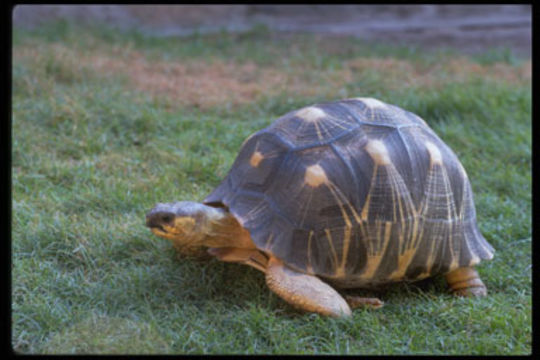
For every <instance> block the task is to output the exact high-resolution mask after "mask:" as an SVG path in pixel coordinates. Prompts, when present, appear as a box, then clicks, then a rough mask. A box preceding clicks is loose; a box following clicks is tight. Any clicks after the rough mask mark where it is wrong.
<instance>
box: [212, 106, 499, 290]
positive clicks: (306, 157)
mask: <svg viewBox="0 0 540 360" xmlns="http://www.w3.org/2000/svg"><path fill="white" fill-rule="evenodd" d="M204 202H205V203H206V204H208V205H214V206H225V207H226V208H228V209H229V211H230V212H231V213H232V214H233V215H234V216H235V217H236V218H237V219H238V221H239V222H240V224H241V225H242V226H243V227H244V228H246V229H247V230H248V231H249V233H250V234H251V237H252V240H253V242H254V243H255V245H256V246H257V247H258V248H259V249H260V250H261V251H263V252H265V253H268V254H271V255H273V256H276V257H277V258H279V259H281V260H282V261H283V262H284V263H286V264H287V265H288V266H290V267H292V268H293V269H295V270H297V271H301V272H305V273H308V274H313V275H318V276H320V277H322V278H325V279H327V280H329V281H330V282H332V283H334V284H335V285H336V286H340V287H358V286H376V285H379V284H383V283H388V282H393V281H413V280H419V279H422V278H425V277H429V276H433V275H436V274H444V273H447V272H449V271H452V270H454V269H456V268H459V267H464V266H472V265H475V264H477V263H478V262H480V260H481V259H490V258H492V257H493V248H492V247H491V245H490V244H489V243H488V242H487V241H486V240H485V239H484V237H483V236H482V234H481V233H480V232H479V230H478V227H477V224H476V214H475V208H474V203H473V194H472V190H471V186H470V183H469V180H468V177H467V174H466V172H465V170H464V168H463V166H462V165H461V163H460V162H459V160H458V159H457V157H456V155H455V154H454V152H453V151H452V150H451V149H450V148H449V147H448V146H447V145H446V144H445V143H444V142H443V141H442V140H441V139H440V138H439V137H438V136H437V135H436V134H435V133H434V132H433V130H432V129H431V128H430V127H429V126H428V125H427V124H426V122H424V120H422V119H421V118H420V117H418V116H417V115H415V114H413V113H411V112H408V111H405V110H403V109H401V108H399V107H397V106H393V105H390V104H386V103H383V102H381V101H379V100H376V99H372V98H357V99H347V100H342V101H336V102H328V103H321V104H315V105H313V106H309V107H305V108H302V109H300V110H297V111H292V112H289V113H287V114H286V115H284V116H282V117H280V118H279V119H277V120H276V121H275V122H274V123H273V124H271V125H270V126H269V127H267V128H265V129H263V130H261V131H259V132H257V133H255V134H253V135H252V136H250V137H249V138H248V139H247V140H246V141H245V142H244V144H243V145H242V148H241V150H240V152H239V154H238V157H237V158H236V160H235V162H234V164H233V166H232V168H231V169H230V171H229V173H228V174H227V176H226V177H225V179H224V180H223V182H222V183H221V184H220V185H219V186H218V187H217V188H216V189H215V190H214V191H213V192H212V193H211V194H210V195H209V196H208V197H207V198H206V199H205V200H204Z"/></svg>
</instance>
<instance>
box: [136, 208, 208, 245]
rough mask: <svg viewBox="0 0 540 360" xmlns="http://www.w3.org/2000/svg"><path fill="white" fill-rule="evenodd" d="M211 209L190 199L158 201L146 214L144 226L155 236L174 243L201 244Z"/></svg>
mask: <svg viewBox="0 0 540 360" xmlns="http://www.w3.org/2000/svg"><path fill="white" fill-rule="evenodd" d="M212 210H213V208H211V207H209V206H206V205H203V204H199V203H196V202H191V201H178V202H174V203H158V204H157V205H156V206H155V207H154V208H153V209H152V210H150V211H149V212H148V213H147V214H146V226H148V227H149V228H150V230H152V232H153V233H154V234H156V235H157V236H160V237H162V238H165V239H169V240H172V241H173V242H174V243H175V245H178V246H181V247H182V246H194V245H201V242H202V241H203V239H204V237H205V235H206V230H207V229H206V227H207V225H208V217H209V215H212V214H211V212H212ZM209 213H210V214H209Z"/></svg>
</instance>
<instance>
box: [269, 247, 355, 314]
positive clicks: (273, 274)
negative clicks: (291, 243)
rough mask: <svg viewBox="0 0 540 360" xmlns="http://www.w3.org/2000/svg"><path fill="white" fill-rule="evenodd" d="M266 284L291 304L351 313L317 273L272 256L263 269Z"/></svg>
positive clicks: (316, 309) (312, 308)
mask: <svg viewBox="0 0 540 360" xmlns="http://www.w3.org/2000/svg"><path fill="white" fill-rule="evenodd" d="M266 284H267V285H268V287H269V288H270V290H272V291H273V292H275V293H276V294H277V295H279V296H280V297H281V298H283V299H284V300H285V301H287V302H288V303H289V304H291V305H292V306H294V307H296V308H299V309H301V310H304V311H309V312H317V313H319V314H322V315H328V316H334V317H339V316H350V315H351V308H350V307H349V305H347V302H346V301H345V299H343V298H342V297H341V295H339V294H338V292H337V291H336V290H334V289H333V288H332V287H331V286H330V285H328V284H326V283H324V282H323V281H322V280H321V279H319V278H318V277H316V276H312V275H307V274H303V273H300V272H297V271H294V270H292V269H290V268H289V267H287V266H285V265H284V264H283V263H282V262H281V260H279V259H277V258H275V257H271V258H270V259H269V260H268V268H267V270H266Z"/></svg>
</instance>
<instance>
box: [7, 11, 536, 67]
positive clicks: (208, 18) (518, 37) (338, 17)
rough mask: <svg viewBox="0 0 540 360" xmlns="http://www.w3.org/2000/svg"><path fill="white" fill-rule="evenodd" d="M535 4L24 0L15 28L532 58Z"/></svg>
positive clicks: (14, 22)
mask: <svg viewBox="0 0 540 360" xmlns="http://www.w3.org/2000/svg"><path fill="white" fill-rule="evenodd" d="M531 15H532V14H531V6H530V5H158V6H155V5H76V6H70V5H19V6H17V7H15V8H14V11H13V24H14V26H22V27H34V28H35V27H38V26H39V25H40V24H42V23H44V22H47V21H49V20H54V19H67V20H71V21H83V22H84V21H88V22H95V21H102V22H105V23H108V24H110V25H113V26H116V27H118V28H120V29H126V28H132V27H136V28H138V29H139V30H142V31H144V32H147V33H151V34H154V35H157V36H167V35H185V34H189V33H192V32H194V31H199V32H212V31H219V30H221V29H227V30H229V31H244V30H248V29H250V28H251V27H253V26H255V25H257V24H263V25H266V26H268V27H269V28H270V29H272V30H276V31H308V32H314V33H319V34H334V35H352V36H357V37H360V38H364V39H367V40H370V41H384V42H386V43H397V44H412V45H419V46H422V47H426V48H436V47H439V46H449V47H455V48H457V49H460V50H462V51H463V52H464V53H478V52H482V51H484V50H486V49H487V48H490V47H506V48H509V49H511V51H512V52H514V53H515V54H516V55H519V56H526V57H529V56H531V52H532V51H531V50H532V45H531V26H532V17H531Z"/></svg>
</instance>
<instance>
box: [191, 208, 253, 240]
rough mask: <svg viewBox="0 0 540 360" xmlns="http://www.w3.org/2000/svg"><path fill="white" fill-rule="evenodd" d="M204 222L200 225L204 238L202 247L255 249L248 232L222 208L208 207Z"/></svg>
mask: <svg viewBox="0 0 540 360" xmlns="http://www.w3.org/2000/svg"><path fill="white" fill-rule="evenodd" d="M208 208H209V209H208V210H207V212H206V215H207V216H206V221H205V222H204V224H202V229H201V230H202V232H203V233H204V238H203V241H202V245H204V246H207V247H210V248H220V247H235V248H242V249H251V248H255V245H254V244H253V242H252V241H251V237H250V235H249V232H248V231H247V230H246V229H244V228H243V227H242V226H241V225H240V223H239V222H238V221H237V220H236V218H235V217H234V216H233V215H232V214H231V213H230V212H228V211H227V210H225V209H223V208H213V207H210V206H209V207H208Z"/></svg>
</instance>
